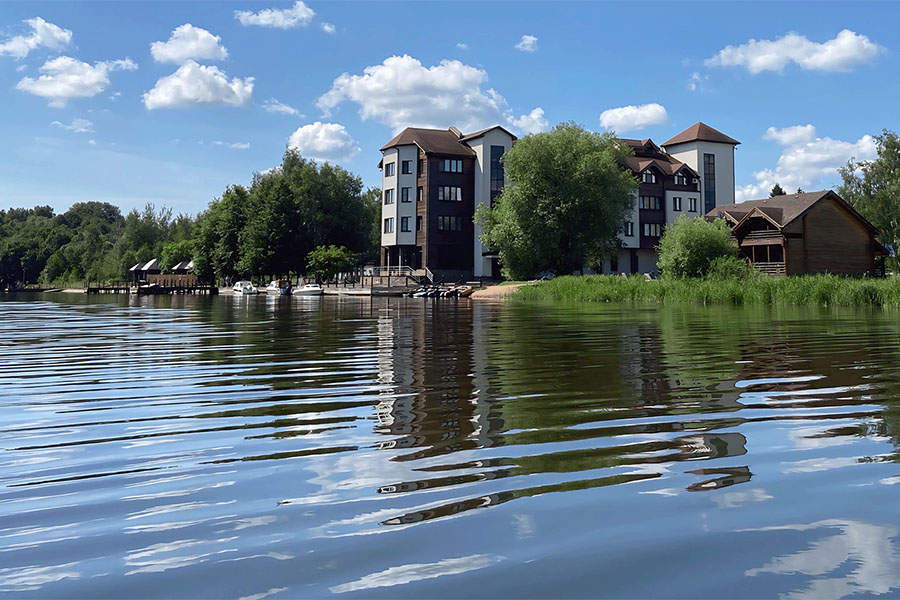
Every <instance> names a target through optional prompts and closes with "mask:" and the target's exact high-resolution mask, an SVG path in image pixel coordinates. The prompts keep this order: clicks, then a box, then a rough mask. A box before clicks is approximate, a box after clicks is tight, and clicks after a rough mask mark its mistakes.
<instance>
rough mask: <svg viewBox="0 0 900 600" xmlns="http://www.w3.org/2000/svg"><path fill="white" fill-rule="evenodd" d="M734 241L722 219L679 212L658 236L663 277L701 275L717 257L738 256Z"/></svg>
mask: <svg viewBox="0 0 900 600" xmlns="http://www.w3.org/2000/svg"><path fill="white" fill-rule="evenodd" d="M737 255H738V250H737V244H735V242H734V240H732V239H731V229H730V228H729V227H728V224H727V223H725V221H724V220H722V219H716V220H714V221H707V220H706V219H703V218H696V219H689V218H688V217H687V216H685V215H681V216H680V217H678V218H677V219H675V222H674V223H672V224H671V225H669V226H668V227H667V228H666V231H665V233H664V234H663V236H662V238H661V239H660V240H659V262H658V266H659V270H660V272H662V274H663V275H664V276H666V277H702V276H704V275H706V274H707V273H708V272H709V270H710V267H711V265H712V262H713V261H714V260H715V259H716V258H719V257H735V258H736V257H737Z"/></svg>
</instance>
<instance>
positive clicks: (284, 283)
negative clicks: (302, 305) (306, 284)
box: [266, 279, 291, 296]
mask: <svg viewBox="0 0 900 600" xmlns="http://www.w3.org/2000/svg"><path fill="white" fill-rule="evenodd" d="M266 293H267V294H273V295H276V296H290V295H291V282H290V281H288V280H287V279H275V280H273V281H271V282H269V285H267V286H266Z"/></svg>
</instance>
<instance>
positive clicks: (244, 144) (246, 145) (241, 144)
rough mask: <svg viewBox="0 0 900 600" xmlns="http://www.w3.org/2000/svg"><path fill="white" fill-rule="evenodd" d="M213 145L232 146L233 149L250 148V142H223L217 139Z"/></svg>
mask: <svg viewBox="0 0 900 600" xmlns="http://www.w3.org/2000/svg"><path fill="white" fill-rule="evenodd" d="M213 146H223V147H225V148H230V149H231V150H247V149H249V148H250V142H231V143H229V142H221V141H215V142H213Z"/></svg>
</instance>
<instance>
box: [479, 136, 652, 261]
mask: <svg viewBox="0 0 900 600" xmlns="http://www.w3.org/2000/svg"><path fill="white" fill-rule="evenodd" d="M630 152H631V150H630V149H629V148H628V147H627V146H626V145H625V144H622V143H620V142H618V141H617V140H616V139H615V136H614V134H613V133H612V132H608V133H604V134H597V133H592V132H590V131H587V130H585V129H584V128H582V127H580V126H578V125H576V124H575V123H561V124H559V125H557V126H556V127H555V128H554V129H553V130H552V131H550V132H548V133H540V134H537V135H531V136H528V137H525V138H523V139H521V140H519V141H518V143H517V144H516V145H515V146H513V147H512V149H511V150H510V151H509V152H507V153H506V154H505V155H504V156H503V159H502V160H503V167H504V170H505V171H506V176H507V178H508V181H509V183H508V185H507V186H506V187H505V188H504V190H503V192H502V194H501V195H500V197H499V198H497V199H496V200H495V203H494V206H493V208H490V207H488V206H484V205H483V206H479V207H478V210H477V211H476V212H475V221H476V222H477V223H480V224H481V226H482V227H483V234H482V235H481V241H482V242H483V243H485V244H486V245H488V246H490V247H491V248H493V249H495V250H497V251H498V252H499V254H500V262H501V264H502V266H503V274H504V276H506V277H508V278H513V279H523V278H528V277H532V276H533V275H534V274H536V273H538V272H540V271H544V270H552V271H554V272H556V273H571V272H572V271H574V270H576V269H580V268H581V267H583V266H584V264H585V263H586V262H588V261H593V260H596V259H597V258H599V257H601V256H603V255H604V254H609V253H611V252H613V251H614V250H615V249H617V248H618V245H619V239H618V234H619V232H620V231H621V229H622V223H623V222H624V221H625V217H626V215H627V214H629V212H630V211H631V209H632V208H633V206H634V196H632V191H633V190H634V189H636V188H637V181H636V180H635V179H634V177H633V176H632V175H631V173H630V171H628V170H627V169H626V168H624V162H625V158H626V157H627V156H628V155H629V153H630Z"/></svg>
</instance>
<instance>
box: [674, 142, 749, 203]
mask: <svg viewBox="0 0 900 600" xmlns="http://www.w3.org/2000/svg"><path fill="white" fill-rule="evenodd" d="M666 151H667V152H668V153H669V154H670V155H671V156H672V157H673V158H675V159H676V160H680V161H681V162H683V163H686V164H687V165H688V166H689V167H691V168H692V169H694V170H695V171H697V173H699V174H700V204H699V205H698V207H697V208H698V212H700V213H701V214H702V213H703V197H704V191H705V190H704V186H703V155H704V154H713V155H715V157H716V205H717V206H718V205H719V204H734V146H732V145H731V144H718V143H713V142H699V141H698V142H688V143H685V144H676V145H674V146H668V147H666Z"/></svg>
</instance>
